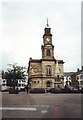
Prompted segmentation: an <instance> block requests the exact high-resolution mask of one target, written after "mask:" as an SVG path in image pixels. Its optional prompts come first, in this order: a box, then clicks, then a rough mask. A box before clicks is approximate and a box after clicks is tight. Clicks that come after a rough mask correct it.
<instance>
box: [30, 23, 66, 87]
mask: <svg viewBox="0 0 83 120" xmlns="http://www.w3.org/2000/svg"><path fill="white" fill-rule="evenodd" d="M41 50H42V59H32V58H30V59H29V65H28V78H29V79H28V80H29V86H30V88H31V89H33V88H47V89H50V88H57V89H62V88H64V69H63V64H64V62H63V60H56V59H55V58H54V46H53V44H52V34H51V28H49V26H48V25H47V27H46V28H45V29H44V35H43V45H42V46H41ZM57 63H58V67H56V66H57ZM57 69H58V71H59V72H58V73H57V72H56V71H57Z"/></svg>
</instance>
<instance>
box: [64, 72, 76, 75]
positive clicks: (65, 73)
mask: <svg viewBox="0 0 83 120" xmlns="http://www.w3.org/2000/svg"><path fill="white" fill-rule="evenodd" d="M74 73H75V72H64V76H71V75H73V74H74Z"/></svg>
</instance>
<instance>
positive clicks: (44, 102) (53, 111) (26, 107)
mask: <svg viewBox="0 0 83 120" xmlns="http://www.w3.org/2000/svg"><path fill="white" fill-rule="evenodd" d="M0 110H2V118H81V94H51V93H46V94H27V93H26V92H20V93H19V94H9V93H7V92H4V93H3V94H2V107H0Z"/></svg>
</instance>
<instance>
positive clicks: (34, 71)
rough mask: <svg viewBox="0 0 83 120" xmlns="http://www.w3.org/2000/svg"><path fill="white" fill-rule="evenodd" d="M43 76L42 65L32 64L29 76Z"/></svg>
mask: <svg viewBox="0 0 83 120" xmlns="http://www.w3.org/2000/svg"><path fill="white" fill-rule="evenodd" d="M40 74H41V64H40V63H31V65H30V68H29V76H33V75H35V76H37V75H40Z"/></svg>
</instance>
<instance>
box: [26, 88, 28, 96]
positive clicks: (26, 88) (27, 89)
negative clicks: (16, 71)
mask: <svg viewBox="0 0 83 120" xmlns="http://www.w3.org/2000/svg"><path fill="white" fill-rule="evenodd" d="M26 91H27V94H28V86H26Z"/></svg>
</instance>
